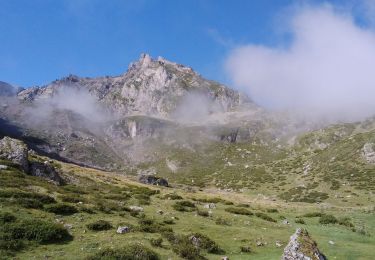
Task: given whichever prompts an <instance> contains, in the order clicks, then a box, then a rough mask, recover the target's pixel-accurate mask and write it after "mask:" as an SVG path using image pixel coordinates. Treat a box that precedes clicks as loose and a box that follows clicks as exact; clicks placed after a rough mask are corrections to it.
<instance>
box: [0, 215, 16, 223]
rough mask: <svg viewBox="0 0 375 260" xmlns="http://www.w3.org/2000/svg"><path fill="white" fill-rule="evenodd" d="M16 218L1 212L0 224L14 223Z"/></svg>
mask: <svg viewBox="0 0 375 260" xmlns="http://www.w3.org/2000/svg"><path fill="white" fill-rule="evenodd" d="M16 219H17V218H16V216H14V215H12V214H10V213H9V212H2V213H0V223H1V224H4V223H9V222H14V221H16Z"/></svg>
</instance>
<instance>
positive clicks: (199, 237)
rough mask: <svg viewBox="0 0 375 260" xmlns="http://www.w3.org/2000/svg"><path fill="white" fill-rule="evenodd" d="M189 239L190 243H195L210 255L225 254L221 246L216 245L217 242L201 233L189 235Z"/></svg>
mask: <svg viewBox="0 0 375 260" xmlns="http://www.w3.org/2000/svg"><path fill="white" fill-rule="evenodd" d="M188 237H189V239H190V241H191V242H192V243H193V245H195V246H196V247H199V248H201V249H205V250H206V251H207V252H208V253H211V254H222V253H224V250H223V249H221V248H220V247H219V245H218V244H216V242H215V241H213V240H212V239H210V238H209V237H207V236H206V235H203V234H201V233H193V234H190V235H188Z"/></svg>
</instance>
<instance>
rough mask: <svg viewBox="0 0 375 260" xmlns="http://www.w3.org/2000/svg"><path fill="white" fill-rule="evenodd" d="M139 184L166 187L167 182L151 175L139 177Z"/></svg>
mask: <svg viewBox="0 0 375 260" xmlns="http://www.w3.org/2000/svg"><path fill="white" fill-rule="evenodd" d="M138 180H139V182H141V183H144V184H150V185H157V186H164V187H168V181H167V180H166V179H163V178H160V177H156V176H153V175H141V176H139V179H138Z"/></svg>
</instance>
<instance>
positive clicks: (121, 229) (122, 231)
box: [116, 226, 130, 234]
mask: <svg viewBox="0 0 375 260" xmlns="http://www.w3.org/2000/svg"><path fill="white" fill-rule="evenodd" d="M129 231H130V228H129V227H128V226H119V227H118V228H117V231H116V233H117V234H125V233H128V232H129Z"/></svg>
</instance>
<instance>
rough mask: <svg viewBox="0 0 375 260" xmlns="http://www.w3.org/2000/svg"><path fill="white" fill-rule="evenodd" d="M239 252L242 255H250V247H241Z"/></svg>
mask: <svg viewBox="0 0 375 260" xmlns="http://www.w3.org/2000/svg"><path fill="white" fill-rule="evenodd" d="M240 250H241V252H242V253H251V251H252V250H251V247H250V246H241V247H240Z"/></svg>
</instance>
